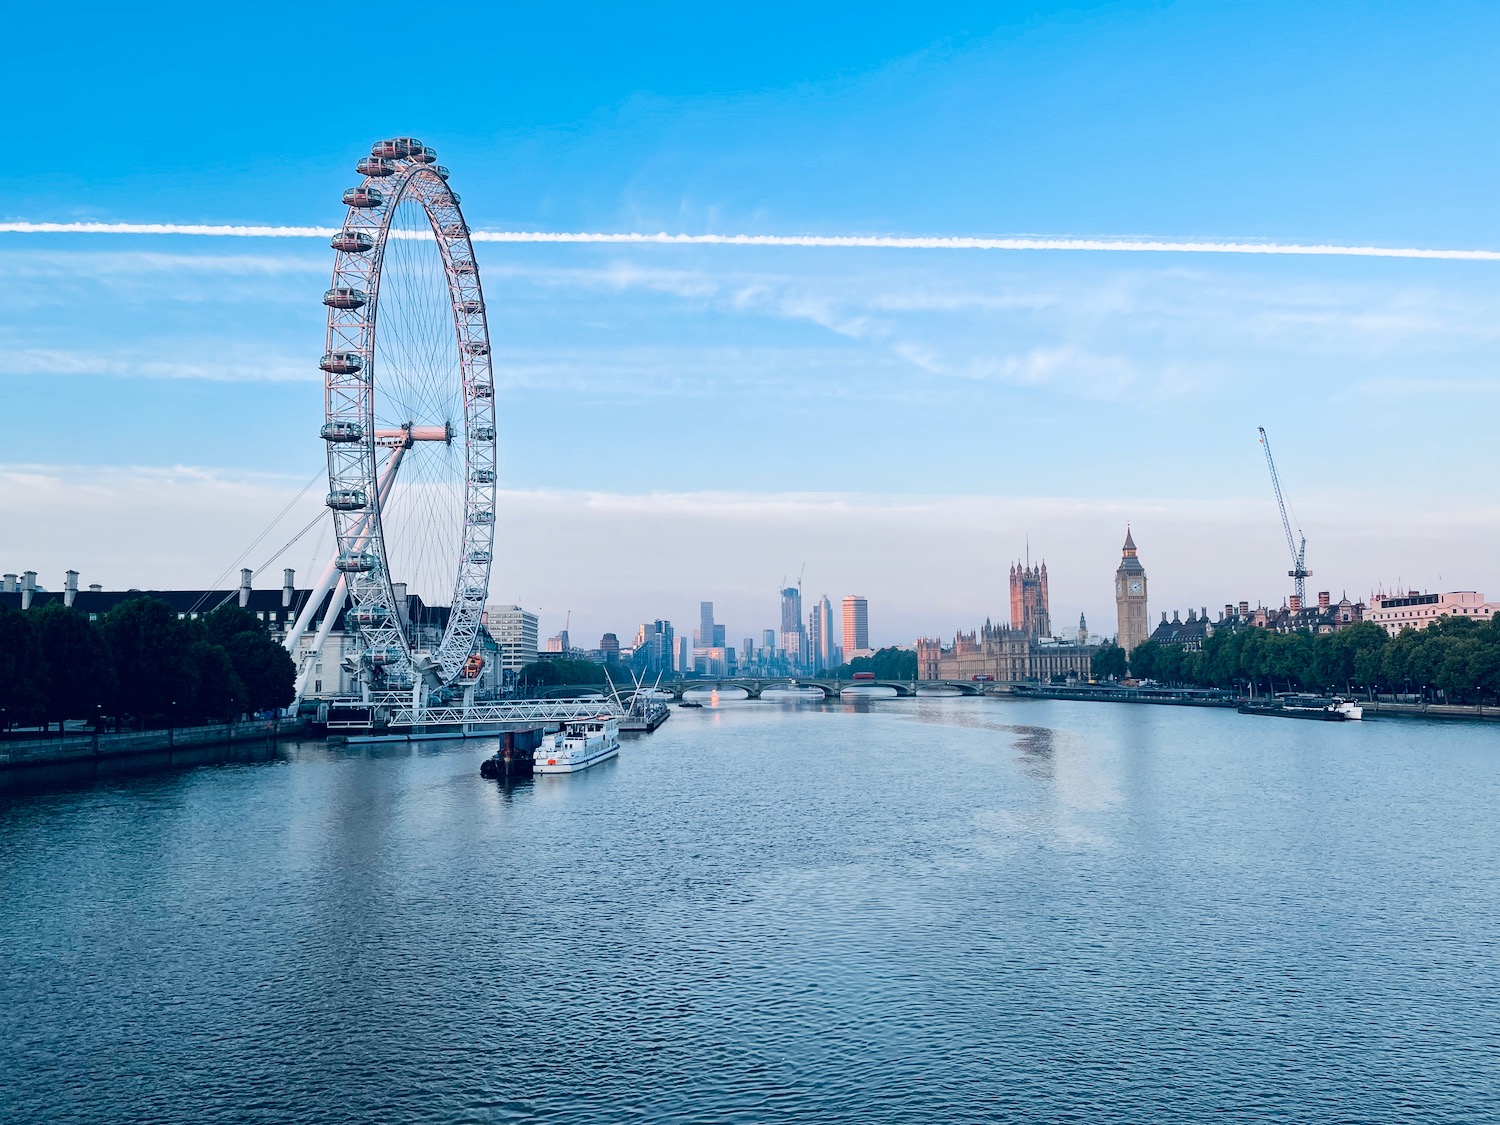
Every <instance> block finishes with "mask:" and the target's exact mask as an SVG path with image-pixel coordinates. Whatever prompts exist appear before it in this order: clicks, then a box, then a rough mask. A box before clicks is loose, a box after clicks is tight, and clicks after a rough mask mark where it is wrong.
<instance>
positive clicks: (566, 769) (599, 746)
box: [532, 715, 620, 773]
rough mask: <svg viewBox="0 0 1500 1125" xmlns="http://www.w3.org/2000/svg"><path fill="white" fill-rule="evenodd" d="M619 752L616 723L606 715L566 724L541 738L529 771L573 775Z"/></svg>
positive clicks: (614, 719)
mask: <svg viewBox="0 0 1500 1125" xmlns="http://www.w3.org/2000/svg"><path fill="white" fill-rule="evenodd" d="M619 752H620V720H619V719H616V718H614V717H613V716H610V715H600V716H598V717H597V718H593V719H583V720H581V721H579V722H573V723H568V724H567V725H566V726H564V727H563V729H562V730H560V731H556V732H554V733H552V734H548V735H544V736H543V737H542V744H541V746H540V747H539V748H538V749H537V751H536V756H535V758H534V759H533V763H534V764H533V766H532V769H533V770H534V771H535V772H536V773H577V772H578V771H579V770H586V769H588V768H589V767H590V766H593V765H598V764H599V763H600V762H604V761H608V760H609V759H610V758H613V757H614V756H615V755H617V754H618V753H619Z"/></svg>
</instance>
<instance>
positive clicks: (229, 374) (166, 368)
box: [0, 348, 323, 383]
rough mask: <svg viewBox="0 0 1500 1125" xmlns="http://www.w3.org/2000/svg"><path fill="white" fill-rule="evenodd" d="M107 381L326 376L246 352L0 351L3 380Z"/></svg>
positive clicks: (295, 361)
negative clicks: (191, 355)
mask: <svg viewBox="0 0 1500 1125" xmlns="http://www.w3.org/2000/svg"><path fill="white" fill-rule="evenodd" d="M38 375H41V376H49V375H50V376H63V377H65V376H78V375H104V376H109V377H112V378H127V379H204V380H208V381H210V382H216V383H254V382H265V383H294V382H321V381H322V378H323V376H322V373H321V372H320V371H319V370H318V368H317V365H316V364H315V363H312V362H310V361H309V360H308V359H307V358H306V357H288V356H278V355H268V356H265V357H263V358H259V359H256V358H246V357H245V355H244V351H243V349H238V348H225V349H223V351H222V355H215V356H214V358H213V359H212V360H211V361H210V362H202V361H199V360H172V359H163V358H161V354H160V352H158V351H150V352H147V351H117V352H112V353H100V352H88V351H70V350H66V349H61V348H18V349H10V350H5V351H0V377H5V376H12V377H21V376H38Z"/></svg>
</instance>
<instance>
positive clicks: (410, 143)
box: [391, 137, 422, 157]
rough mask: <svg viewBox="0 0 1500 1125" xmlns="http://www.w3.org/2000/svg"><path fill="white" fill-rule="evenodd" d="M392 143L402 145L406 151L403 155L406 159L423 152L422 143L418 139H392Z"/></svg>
mask: <svg viewBox="0 0 1500 1125" xmlns="http://www.w3.org/2000/svg"><path fill="white" fill-rule="evenodd" d="M391 141H392V143H393V144H397V145H400V146H401V147H402V148H404V149H405V150H406V151H405V152H403V153H402V154H401V155H402V156H405V157H412V156H415V155H416V154H417V153H419V152H421V151H422V142H421V141H419V140H417V138H416V137H392V138H391Z"/></svg>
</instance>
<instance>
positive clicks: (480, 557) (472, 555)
mask: <svg viewBox="0 0 1500 1125" xmlns="http://www.w3.org/2000/svg"><path fill="white" fill-rule="evenodd" d="M465 557H466V558H467V559H468V560H469V561H470V562H471V563H487V562H489V561H490V553H489V552H488V551H481V550H475V551H470V552H469V553H468V555H466V556H465Z"/></svg>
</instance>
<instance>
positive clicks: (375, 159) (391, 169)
mask: <svg viewBox="0 0 1500 1125" xmlns="http://www.w3.org/2000/svg"><path fill="white" fill-rule="evenodd" d="M354 170H355V171H356V172H358V173H359V174H360V175H361V176H370V177H372V178H376V179H378V178H380V177H382V176H394V175H395V174H396V162H395V161H394V160H387V159H386V158H385V157H383V156H367V157H365V158H364V159H363V160H361V161H360V162H359V163H358V164H356V165H355V166H354Z"/></svg>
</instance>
